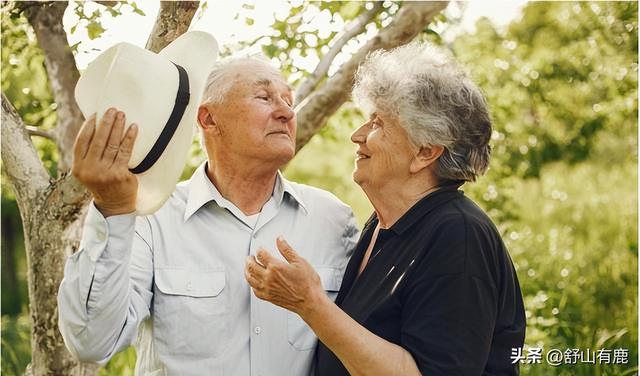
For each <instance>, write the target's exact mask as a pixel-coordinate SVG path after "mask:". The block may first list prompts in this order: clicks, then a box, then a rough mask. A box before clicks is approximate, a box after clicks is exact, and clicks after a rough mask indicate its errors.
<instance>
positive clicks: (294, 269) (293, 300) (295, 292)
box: [244, 236, 328, 318]
mask: <svg viewBox="0 0 640 376" xmlns="http://www.w3.org/2000/svg"><path fill="white" fill-rule="evenodd" d="M276 246H277V247H278V250H279V251H280V254H281V255H282V256H283V257H284V259H285V260H286V262H285V261H281V260H279V259H278V258H276V257H275V256H273V255H271V254H270V253H269V252H268V251H266V250H265V249H264V248H259V249H258V252H257V253H256V257H254V256H249V257H248V258H247V263H246V265H245V270H244V275H245V278H246V279H247V282H249V285H250V286H251V287H252V288H253V292H254V294H255V295H256V296H257V297H258V298H260V299H262V300H266V301H269V302H271V303H273V304H275V305H278V306H280V307H282V308H286V309H288V310H290V311H293V312H295V313H297V314H298V315H300V316H301V317H303V318H304V316H305V315H306V314H307V313H308V312H310V311H311V310H313V309H314V307H316V306H317V304H318V303H319V302H321V301H322V300H323V299H328V298H327V296H326V295H325V292H324V289H323V287H322V282H321V281H320V277H319V276H318V273H316V271H315V270H314V269H313V267H312V266H311V264H309V263H308V262H307V260H305V259H304V258H302V257H300V256H299V255H298V254H297V253H296V251H294V250H293V249H292V248H291V246H290V245H289V244H288V243H287V242H286V241H285V240H284V239H283V238H282V237H281V236H279V237H278V239H276Z"/></svg>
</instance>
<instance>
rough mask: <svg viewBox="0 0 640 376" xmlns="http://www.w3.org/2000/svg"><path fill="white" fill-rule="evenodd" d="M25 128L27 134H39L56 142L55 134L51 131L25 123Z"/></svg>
mask: <svg viewBox="0 0 640 376" xmlns="http://www.w3.org/2000/svg"><path fill="white" fill-rule="evenodd" d="M25 128H26V129H27V132H28V133H29V136H40V137H43V138H47V139H49V140H51V141H54V142H57V140H56V135H55V134H54V133H53V132H51V131H47V130H44V129H40V127H35V126H33V125H25Z"/></svg>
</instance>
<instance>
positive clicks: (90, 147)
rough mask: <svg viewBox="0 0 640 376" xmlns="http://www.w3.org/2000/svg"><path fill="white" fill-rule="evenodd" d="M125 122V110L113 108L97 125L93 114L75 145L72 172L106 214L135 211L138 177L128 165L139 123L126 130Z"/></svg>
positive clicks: (81, 130)
mask: <svg viewBox="0 0 640 376" xmlns="http://www.w3.org/2000/svg"><path fill="white" fill-rule="evenodd" d="M125 121H126V117H125V114H124V113H123V112H122V111H118V110H116V109H115V108H110V109H108V110H107V111H106V112H105V114H104V116H103V117H102V119H100V125H99V126H98V127H96V115H95V114H94V115H93V116H91V117H90V118H88V119H87V120H86V121H85V122H84V124H83V125H82V128H81V129H80V132H79V133H78V137H77V138H76V141H75V144H74V145H73V165H72V167H71V172H72V173H73V175H74V176H75V177H76V178H77V179H78V181H80V182H81V183H82V184H83V185H84V186H85V187H87V189H88V190H89V192H91V194H92V195H93V200H94V202H95V205H96V207H97V208H98V210H100V212H101V213H102V214H103V215H104V216H105V217H108V216H111V215H118V214H125V213H131V212H134V211H135V210H136V194H137V191H138V179H137V178H136V176H135V175H134V174H133V173H131V171H129V166H128V164H129V159H130V158H131V151H132V150H133V144H134V141H135V139H136V136H137V134H138V126H137V125H136V124H131V125H130V126H129V127H128V128H127V129H126V131H125ZM123 133H124V137H123Z"/></svg>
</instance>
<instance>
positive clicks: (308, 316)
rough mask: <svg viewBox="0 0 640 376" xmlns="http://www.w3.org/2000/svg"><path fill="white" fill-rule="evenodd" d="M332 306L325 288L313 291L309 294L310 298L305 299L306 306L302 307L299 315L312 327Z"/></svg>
mask: <svg viewBox="0 0 640 376" xmlns="http://www.w3.org/2000/svg"><path fill="white" fill-rule="evenodd" d="M332 304H333V302H332V301H331V299H329V297H328V296H327V293H326V292H325V291H324V289H323V288H318V289H313V290H312V291H310V292H309V298H308V299H305V302H304V305H303V306H302V307H300V310H299V312H298V315H300V317H301V318H302V319H303V320H304V321H306V322H307V324H309V326H311V323H312V322H314V321H315V320H316V318H317V317H322V316H323V312H324V311H325V310H326V308H327V307H328V306H329V305H332Z"/></svg>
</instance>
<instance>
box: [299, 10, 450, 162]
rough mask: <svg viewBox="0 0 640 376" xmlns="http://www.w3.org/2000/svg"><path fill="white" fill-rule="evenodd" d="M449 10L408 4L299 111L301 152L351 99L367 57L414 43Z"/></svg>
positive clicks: (303, 104) (302, 105) (302, 104)
mask: <svg viewBox="0 0 640 376" xmlns="http://www.w3.org/2000/svg"><path fill="white" fill-rule="evenodd" d="M446 7H447V2H426V1H425V2H423V1H416V2H405V3H403V5H402V7H401V8H400V10H398V13H397V14H396V16H395V17H394V18H393V20H392V21H391V23H390V24H389V25H388V26H387V27H385V28H383V29H380V31H378V34H377V35H376V36H375V37H374V38H373V39H371V40H369V41H368V42H367V43H366V44H365V45H364V46H362V47H361V48H360V49H359V50H358V52H356V53H355V54H354V55H353V56H352V57H351V59H349V61H347V62H346V63H344V64H343V65H342V66H341V67H340V69H339V70H338V71H337V72H336V74H334V75H333V76H331V77H330V78H329V79H328V80H327V81H326V83H325V84H324V85H323V86H322V87H321V88H320V89H318V90H317V91H316V92H315V93H314V94H313V95H311V96H310V97H309V98H308V101H307V102H306V103H301V106H300V107H299V109H298V111H297V117H298V135H297V139H296V151H299V150H300V149H301V148H302V147H303V146H304V145H305V144H306V143H307V142H308V141H309V140H310V139H311V137H312V136H313V135H314V134H316V133H317V132H318V131H319V130H320V129H321V128H322V127H323V126H324V125H325V123H326V122H327V119H328V118H329V116H331V114H333V113H334V112H335V111H336V110H337V109H338V108H339V107H340V106H341V105H342V104H343V103H344V102H345V101H347V99H348V98H349V94H350V89H351V87H352V86H353V79H354V77H353V75H354V73H355V71H356V69H357V68H358V65H359V64H360V62H362V61H363V60H364V58H365V56H366V55H367V54H368V53H369V52H371V51H374V50H377V49H379V48H383V49H391V48H394V47H397V46H400V45H403V44H406V43H408V42H410V41H411V40H412V39H413V38H415V37H416V36H417V35H418V34H419V33H420V32H421V31H422V30H424V28H425V26H426V25H428V24H429V22H431V20H432V19H433V17H435V16H436V15H437V14H439V13H440V12H441V11H442V10H443V9H444V8H446Z"/></svg>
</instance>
